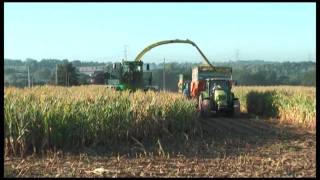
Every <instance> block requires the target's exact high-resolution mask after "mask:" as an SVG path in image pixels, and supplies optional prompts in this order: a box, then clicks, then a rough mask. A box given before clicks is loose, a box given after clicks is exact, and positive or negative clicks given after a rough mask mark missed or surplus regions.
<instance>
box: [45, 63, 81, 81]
mask: <svg viewBox="0 0 320 180" xmlns="http://www.w3.org/2000/svg"><path fill="white" fill-rule="evenodd" d="M57 75H58V76H57V77H58V85H61V86H74V85H78V84H79V74H78V72H77V70H76V68H75V67H74V66H73V65H72V64H71V63H69V62H67V63H63V64H59V65H58V70H57ZM55 76H56V73H53V74H52V76H51V82H54V81H53V80H55Z"/></svg>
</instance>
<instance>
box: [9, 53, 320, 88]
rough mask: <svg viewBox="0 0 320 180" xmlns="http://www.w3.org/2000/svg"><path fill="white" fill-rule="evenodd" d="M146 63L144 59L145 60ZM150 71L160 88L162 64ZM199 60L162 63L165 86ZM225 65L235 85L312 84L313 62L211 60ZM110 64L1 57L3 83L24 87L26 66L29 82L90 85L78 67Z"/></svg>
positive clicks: (172, 85) (172, 84)
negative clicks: (230, 70) (2, 59)
mask: <svg viewBox="0 0 320 180" xmlns="http://www.w3.org/2000/svg"><path fill="white" fill-rule="evenodd" d="M145 63H147V62H145ZM148 64H150V70H151V72H152V77H153V80H152V84H153V85H156V86H158V87H159V88H163V63H159V64H156V63H148ZM199 64H201V63H172V62H171V63H166V64H165V67H164V69H165V78H166V79H165V82H166V85H165V86H166V89H167V90H171V91H177V82H178V79H179V74H184V78H185V79H191V72H192V68H193V67H195V66H197V65H199ZM212 64H213V65H215V66H229V67H232V69H233V79H235V80H237V83H238V85H304V86H316V64H315V62H269V61H259V60H253V61H229V62H216V63H212ZM85 66H112V62H106V63H101V62H82V61H80V60H74V61H69V60H67V59H64V60H59V59H42V60H41V61H37V60H35V59H26V60H25V61H22V60H12V59H5V60H4V85H5V86H17V87H25V86H28V72H27V71H28V69H29V75H30V77H31V78H30V81H31V83H32V85H43V84H56V83H58V84H59V85H63V86H71V85H83V84H90V77H89V75H86V74H83V73H80V72H79V70H78V67H85Z"/></svg>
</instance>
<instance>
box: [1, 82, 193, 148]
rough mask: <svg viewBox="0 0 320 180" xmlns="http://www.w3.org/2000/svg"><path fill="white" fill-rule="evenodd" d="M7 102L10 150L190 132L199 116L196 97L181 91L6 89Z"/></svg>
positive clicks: (6, 114) (58, 88)
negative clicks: (193, 98)
mask: <svg viewBox="0 0 320 180" xmlns="http://www.w3.org/2000/svg"><path fill="white" fill-rule="evenodd" d="M4 105H5V107H4V114H5V120H4V124H5V128H4V129H5V149H6V153H8V154H24V153H25V152H26V151H27V150H28V149H33V151H34V152H36V151H37V150H39V149H40V150H42V149H44V148H48V147H49V148H56V149H61V148H79V147H84V146H94V145H107V144H109V143H116V142H119V141H122V140H125V139H130V138H131V137H133V138H135V139H139V138H144V137H160V136H165V135H168V134H176V133H182V132H188V131H189V130H191V128H192V127H193V123H194V122H195V120H196V108H195V104H194V102H193V101H189V100H187V99H186V98H184V97H183V96H182V95H180V94H174V93H163V92H159V93H157V94H156V93H155V92H146V93H145V92H143V91H137V92H134V93H130V92H128V91H125V92H116V91H113V90H110V89H106V87H104V86H80V87H71V88H65V87H54V86H39V87H34V88H30V89H28V88H25V89H17V88H5V95H4Z"/></svg>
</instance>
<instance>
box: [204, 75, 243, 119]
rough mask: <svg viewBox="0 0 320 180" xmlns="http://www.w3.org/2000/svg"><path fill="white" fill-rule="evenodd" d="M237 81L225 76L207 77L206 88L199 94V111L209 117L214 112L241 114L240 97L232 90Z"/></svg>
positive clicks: (231, 114) (230, 114)
mask: <svg viewBox="0 0 320 180" xmlns="http://www.w3.org/2000/svg"><path fill="white" fill-rule="evenodd" d="M232 84H235V81H232V80H230V79H224V78H207V79H206V88H205V90H204V91H202V92H201V93H200V95H199V103H198V106H199V111H200V114H201V116H203V117H209V116H211V115H212V114H213V113H215V114H219V113H223V114H226V115H228V116H238V115H239V114H240V102H239V99H238V98H236V97H235V96H234V93H233V92H232V91H231V88H232Z"/></svg>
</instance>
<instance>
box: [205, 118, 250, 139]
mask: <svg viewBox="0 0 320 180" xmlns="http://www.w3.org/2000/svg"><path fill="white" fill-rule="evenodd" d="M207 124H210V126H211V127H214V126H217V127H223V128H224V129H227V131H232V132H233V133H236V134H239V135H250V134H252V133H250V132H248V131H247V130H246V129H243V128H241V127H239V126H236V125H233V124H230V123H229V122H226V121H224V120H223V119H214V118H212V119H210V120H207Z"/></svg>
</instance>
